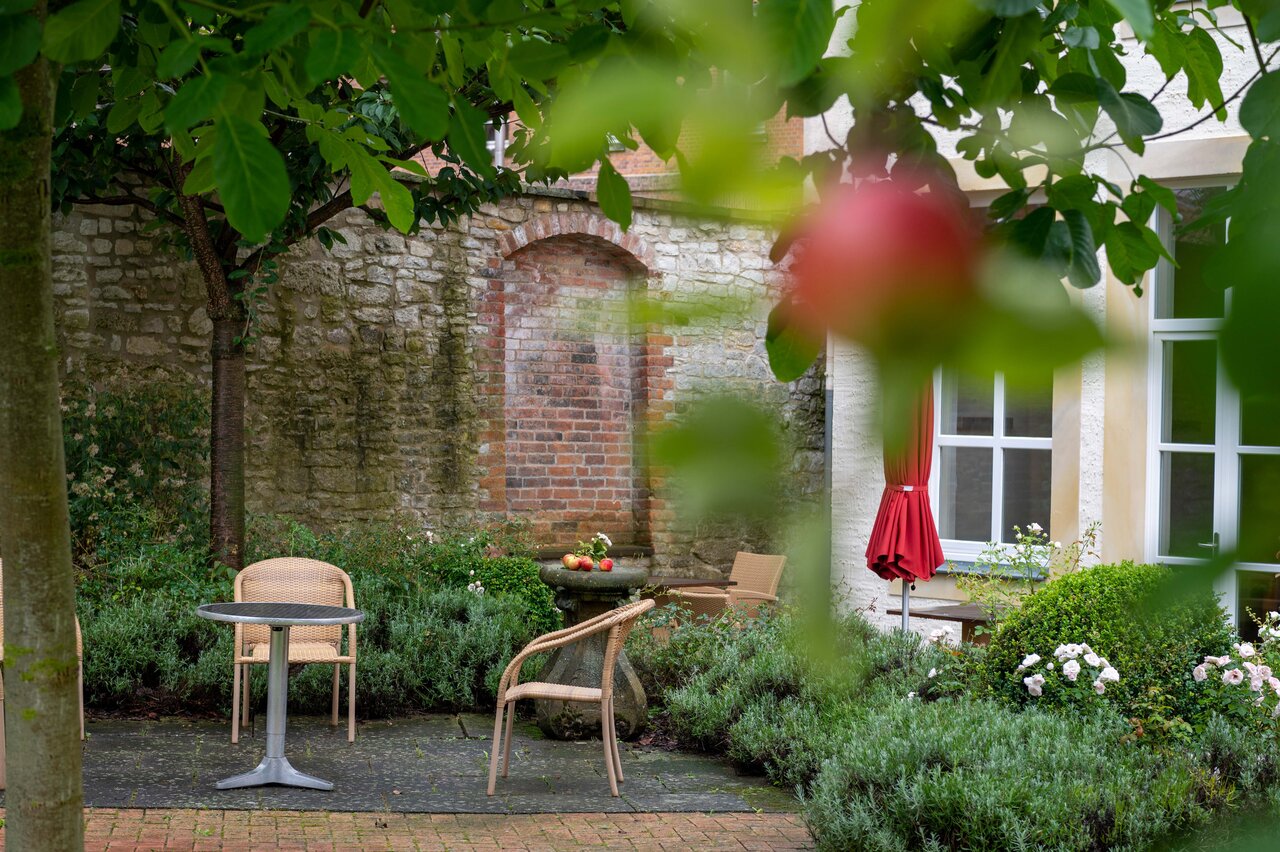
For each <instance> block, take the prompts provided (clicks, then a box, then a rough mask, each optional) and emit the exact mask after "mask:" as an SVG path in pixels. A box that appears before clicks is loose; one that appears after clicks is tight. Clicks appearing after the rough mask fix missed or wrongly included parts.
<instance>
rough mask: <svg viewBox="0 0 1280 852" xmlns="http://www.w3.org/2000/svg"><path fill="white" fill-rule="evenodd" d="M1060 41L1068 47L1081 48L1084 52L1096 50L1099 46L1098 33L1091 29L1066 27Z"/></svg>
mask: <svg viewBox="0 0 1280 852" xmlns="http://www.w3.org/2000/svg"><path fill="white" fill-rule="evenodd" d="M1062 41H1063V43H1064V44H1066V45H1067V46H1068V47H1083V48H1084V49H1085V50H1097V49H1098V45H1099V44H1101V40H1100V38H1099V36H1098V31H1097V30H1096V29H1094V28H1093V27H1067V31H1066V32H1065V33H1063V34H1062Z"/></svg>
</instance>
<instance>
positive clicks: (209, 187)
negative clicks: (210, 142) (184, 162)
mask: <svg viewBox="0 0 1280 852" xmlns="http://www.w3.org/2000/svg"><path fill="white" fill-rule="evenodd" d="M216 187H217V183H216V182H215V180H214V177H213V158H212V157H201V158H199V159H197V160H196V163H195V165H194V166H192V167H191V172H190V173H189V174H188V175H187V179H186V180H185V181H183V182H182V191H183V192H185V193H186V194H187V195H204V194H205V193H206V192H213V190H214V189H215V188H216Z"/></svg>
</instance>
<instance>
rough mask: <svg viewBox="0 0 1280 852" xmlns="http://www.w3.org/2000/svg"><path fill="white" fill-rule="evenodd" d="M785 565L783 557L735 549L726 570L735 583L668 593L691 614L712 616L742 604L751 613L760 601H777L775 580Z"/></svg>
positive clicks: (756, 608) (785, 559)
mask: <svg viewBox="0 0 1280 852" xmlns="http://www.w3.org/2000/svg"><path fill="white" fill-rule="evenodd" d="M786 564H787V557H785V556H770V555H767V554H764V553H747V552H745V551H738V555H737V556H736V557H734V560H733V569H732V570H731V571H730V572H729V579H730V580H733V581H734V583H736V585H734V586H732V587H730V588H728V589H713V588H710V587H703V586H692V587H690V588H687V589H672V591H671V595H672V597H673V598H675V599H677V600H679V601H680V602H681V603H682V604H684V605H685V606H686V607H688V608H689V609H690V610H692V611H693V614H694V615H706V616H711V617H714V616H717V615H719V614H720V613H722V612H724V611H725V609H726V608H727V607H731V606H745V607H746V609H747V612H748V614H750V615H755V613H756V611H757V610H758V609H759V607H760V604H762V603H773V602H775V601H777V600H778V581H779V580H781V579H782V569H783V567H785V566H786Z"/></svg>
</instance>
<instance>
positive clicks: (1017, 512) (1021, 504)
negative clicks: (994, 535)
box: [1000, 450, 1053, 542]
mask: <svg viewBox="0 0 1280 852" xmlns="http://www.w3.org/2000/svg"><path fill="white" fill-rule="evenodd" d="M1052 467H1053V452H1052V451H1051V450H1005V451H1004V507H1003V508H1004V514H1003V515H1002V516H1001V517H1002V524H1001V532H1000V535H1001V539H1002V540H1003V541H1007V542H1013V541H1014V540H1015V539H1014V536H1013V526H1014V524H1017V525H1018V526H1020V527H1022V529H1023V530H1026V528H1027V527H1028V526H1029V525H1030V524H1033V523H1035V524H1039V525H1040V526H1041V527H1042V528H1043V529H1044V530H1045V533H1046V535H1052V533H1051V532H1050V531H1049V500H1050V494H1051V491H1052V489H1051V488H1050V484H1049V483H1050V477H1051V474H1052Z"/></svg>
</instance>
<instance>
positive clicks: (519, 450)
mask: <svg viewBox="0 0 1280 852" xmlns="http://www.w3.org/2000/svg"><path fill="white" fill-rule="evenodd" d="M505 248H508V249H509V250H508V251H504V254H506V256H507V268H506V270H505V274H504V276H503V278H504V282H505V283H504V293H503V299H502V302H503V309H502V310H503V317H502V322H503V339H504V370H503V373H504V390H503V404H502V409H503V425H504V430H505V431H504V436H503V437H504V441H503V443H504V447H505V468H506V482H505V489H504V491H505V501H504V502H505V510H506V512H507V513H509V514H511V515H516V516H520V517H525V518H529V519H530V520H532V521H533V525H534V534H535V536H536V537H537V539H538V540H539V541H540V542H542V543H543V544H546V545H567V544H572V543H573V542H574V541H576V540H579V539H582V540H585V539H587V538H589V537H590V536H592V535H594V534H595V533H596V532H597V531H601V532H605V533H606V534H608V535H609V536H610V538H611V539H612V540H613V541H614V543H615V544H648V543H649V542H650V535H649V511H648V500H649V489H648V482H647V477H646V476H645V473H644V470H643V460H642V457H641V447H640V446H639V444H638V441H639V440H640V439H641V436H642V435H643V430H642V429H639V428H637V427H638V426H639V425H641V424H642V423H643V421H644V418H645V411H646V403H647V399H648V380H649V376H648V363H649V359H648V358H647V344H646V339H645V335H644V332H643V330H642V329H640V330H637V329H634V328H633V327H632V326H631V323H630V322H629V318H628V296H629V295H630V294H631V293H632V292H633V290H634V289H635V288H637V287H640V288H642V287H643V286H644V281H645V278H646V276H647V274H648V269H647V267H646V264H645V263H644V262H642V259H641V258H642V257H643V256H646V255H647V251H646V249H645V247H644V246H643V244H642V243H640V241H638V240H636V239H635V238H633V237H630V236H626V235H623V234H621V232H620V231H619V230H618V229H617V226H616V225H613V224H612V223H610V222H608V221H607V220H604V219H603V218H601V217H589V216H584V215H582V214H576V215H573V216H562V217H546V218H544V219H543V220H535V221H534V222H531V223H526V225H525V226H524V227H523V228H521V229H519V233H518V234H514V235H511V239H509V241H508V243H507V246H505Z"/></svg>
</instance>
